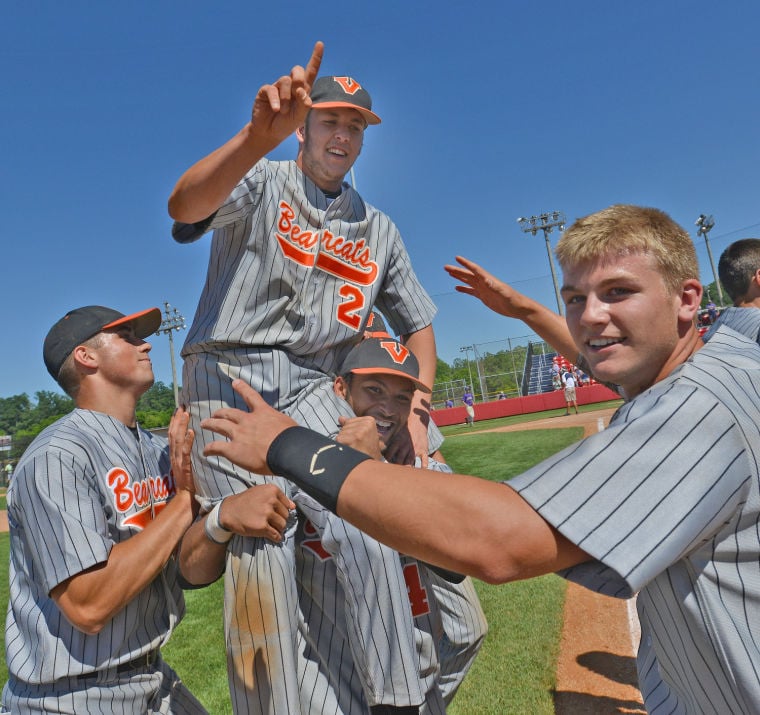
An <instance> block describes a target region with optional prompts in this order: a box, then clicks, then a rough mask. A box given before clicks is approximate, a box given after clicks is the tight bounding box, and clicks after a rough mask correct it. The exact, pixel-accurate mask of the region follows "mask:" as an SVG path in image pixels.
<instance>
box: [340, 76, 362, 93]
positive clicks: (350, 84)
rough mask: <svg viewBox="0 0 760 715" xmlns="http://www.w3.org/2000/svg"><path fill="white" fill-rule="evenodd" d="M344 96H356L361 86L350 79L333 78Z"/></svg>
mask: <svg viewBox="0 0 760 715" xmlns="http://www.w3.org/2000/svg"><path fill="white" fill-rule="evenodd" d="M333 79H334V80H335V81H336V82H337V83H338V84H339V85H340V88H341V89H342V90H343V91H344V92H345V93H346V94H356V93H357V92H358V91H359V90H360V89H361V88H362V86H361V85H360V84H359V83H358V82H357V81H356V80H355V79H351V77H333Z"/></svg>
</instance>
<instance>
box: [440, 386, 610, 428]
mask: <svg viewBox="0 0 760 715" xmlns="http://www.w3.org/2000/svg"><path fill="white" fill-rule="evenodd" d="M575 394H576V396H577V398H578V404H579V405H589V404H592V403H594V402H606V401H607V400H618V399H620V395H618V394H617V393H616V392H613V391H612V390H610V389H609V387H605V386H604V385H599V384H594V385H588V386H586V387H578V388H576V390H575ZM564 406H565V391H564V390H554V391H553V392H544V393H542V394H540V395H528V397H513V398H511V399H508V400H494V401H493V402H481V403H479V404H476V405H475V421H476V422H477V421H478V420H492V419H494V418H495V417H509V416H511V415H527V414H530V413H531V412H543V411H544V410H557V409H561V408H563V407H564ZM430 414H431V416H432V417H433V421H434V422H435V423H436V424H437V425H438V426H439V427H445V426H446V425H458V424H464V421H465V415H466V413H465V410H464V405H462V406H461V407H448V408H444V409H442V410H433V411H432V412H431V413H430Z"/></svg>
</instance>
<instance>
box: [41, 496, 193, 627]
mask: <svg viewBox="0 0 760 715" xmlns="http://www.w3.org/2000/svg"><path fill="white" fill-rule="evenodd" d="M193 512H194V504H193V496H192V495H191V494H190V493H189V492H187V491H184V490H182V491H180V492H179V493H178V494H177V495H176V496H175V497H174V498H173V499H172V500H171V501H170V502H169V503H168V504H167V505H166V506H165V507H164V508H163V510H162V511H161V513H159V514H158V515H157V516H156V518H155V519H154V520H153V521H152V522H150V523H149V524H148V526H147V527H146V528H145V529H144V530H143V531H141V532H140V533H139V534H135V535H134V536H132V537H130V538H129V539H127V540H126V541H122V542H120V543H118V544H115V545H114V546H113V548H112V549H111V553H110V554H109V555H108V560H107V561H106V562H105V563H103V564H98V565H96V566H94V567H92V568H90V569H88V570H87V571H83V572H82V573H80V574H77V575H76V576H72V577H71V578H70V579H68V580H67V581H64V582H63V583H62V584H59V585H58V586H56V587H55V588H54V589H53V591H52V592H51V596H52V598H53V599H54V600H55V601H56V603H57V604H58V606H59V608H60V609H61V611H62V612H63V614H64V615H65V616H66V618H67V619H68V620H69V621H70V622H71V623H72V625H74V626H75V627H76V628H78V629H79V630H81V631H84V632H85V633H89V634H95V633H98V632H99V631H100V630H102V628H103V627H104V626H105V625H106V624H107V623H108V621H109V620H111V618H113V617H114V616H115V615H116V614H117V613H118V612H119V611H120V610H121V609H122V608H124V606H126V604H127V603H129V602H130V601H131V600H132V599H134V598H135V597H136V596H137V594H138V593H139V592H140V591H142V590H143V589H144V588H145V587H146V586H147V585H148V584H149V583H150V582H151V581H153V579H154V578H156V576H158V574H159V573H160V572H161V569H162V568H163V567H164V565H165V564H166V562H167V561H168V560H169V557H170V556H171V555H172V553H173V551H174V549H175V548H176V546H177V544H178V543H179V540H180V539H181V538H182V535H183V534H184V533H185V531H186V530H187V529H188V527H189V526H190V525H191V524H192V522H193V518H194V514H193Z"/></svg>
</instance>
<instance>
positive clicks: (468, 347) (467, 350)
mask: <svg viewBox="0 0 760 715" xmlns="http://www.w3.org/2000/svg"><path fill="white" fill-rule="evenodd" d="M470 350H472V345H465V346H464V347H463V348H459V352H460V353H464V355H465V358H466V359H467V374H468V375H469V376H470V389H471V390H472V385H473V382H472V368H471V367H470Z"/></svg>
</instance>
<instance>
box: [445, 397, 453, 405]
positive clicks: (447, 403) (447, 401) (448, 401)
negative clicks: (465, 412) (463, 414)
mask: <svg viewBox="0 0 760 715" xmlns="http://www.w3.org/2000/svg"><path fill="white" fill-rule="evenodd" d="M453 406H454V400H452V399H451V398H450V397H449V398H448V399H447V400H446V407H453Z"/></svg>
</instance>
